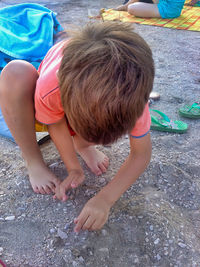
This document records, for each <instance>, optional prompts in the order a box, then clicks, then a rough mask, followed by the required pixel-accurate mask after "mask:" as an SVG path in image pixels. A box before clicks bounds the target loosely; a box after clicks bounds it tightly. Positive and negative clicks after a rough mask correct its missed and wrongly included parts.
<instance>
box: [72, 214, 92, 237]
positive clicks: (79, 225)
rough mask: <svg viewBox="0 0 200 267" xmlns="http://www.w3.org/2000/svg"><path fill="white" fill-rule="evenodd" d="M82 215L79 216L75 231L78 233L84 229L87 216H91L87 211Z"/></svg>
mask: <svg viewBox="0 0 200 267" xmlns="http://www.w3.org/2000/svg"><path fill="white" fill-rule="evenodd" d="M80 215H81V216H80ZM80 215H79V217H78V218H77V219H78V221H77V223H76V226H75V227H74V232H76V233H78V232H79V231H80V230H81V229H82V226H83V225H84V223H85V222H86V220H87V218H88V217H89V215H88V214H87V213H85V214H80Z"/></svg>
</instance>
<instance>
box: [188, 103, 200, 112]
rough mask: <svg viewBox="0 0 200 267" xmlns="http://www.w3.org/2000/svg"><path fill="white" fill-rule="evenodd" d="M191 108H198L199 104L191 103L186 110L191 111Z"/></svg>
mask: <svg viewBox="0 0 200 267" xmlns="http://www.w3.org/2000/svg"><path fill="white" fill-rule="evenodd" d="M193 108H198V109H200V105H199V104H198V103H194V104H192V106H191V107H190V108H189V109H188V111H191V110H192V109H193Z"/></svg>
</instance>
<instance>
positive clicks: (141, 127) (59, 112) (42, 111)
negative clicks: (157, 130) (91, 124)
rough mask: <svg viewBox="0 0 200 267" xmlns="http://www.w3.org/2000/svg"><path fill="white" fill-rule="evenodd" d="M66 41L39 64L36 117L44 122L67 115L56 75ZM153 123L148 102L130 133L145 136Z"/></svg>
mask: <svg viewBox="0 0 200 267" xmlns="http://www.w3.org/2000/svg"><path fill="white" fill-rule="evenodd" d="M65 44H66V41H62V42H59V43H57V44H56V45H54V46H53V47H52V48H51V49H50V50H49V51H48V53H47V55H46V56H45V58H44V59H43V61H42V63H41V64H40V66H39V69H38V72H39V78H38V80H37V84H36V90H35V118H36V120H37V121H39V122H40V123H42V124H46V125H48V124H53V123H56V122H58V121H59V120H61V119H62V118H63V117H64V116H65V112H64V109H63V106H62V103H61V97H60V89H59V85H58V78H57V76H56V73H57V71H58V70H59V67H60V63H61V60H62V49H63V47H64V45H65ZM150 125H151V117H150V113H149V107H148V104H147V105H146V106H145V109H144V112H143V114H142V116H141V117H140V118H139V119H138V120H137V122H136V124H135V126H134V128H133V130H132V131H131V133H130V135H131V136H132V137H135V138H140V137H143V136H145V135H146V134H147V133H148V132H149V130H150Z"/></svg>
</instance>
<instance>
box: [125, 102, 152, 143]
mask: <svg viewBox="0 0 200 267" xmlns="http://www.w3.org/2000/svg"><path fill="white" fill-rule="evenodd" d="M150 126H151V116H150V112H149V105H148V104H146V106H145V108H144V111H143V113H142V116H141V117H140V118H139V119H138V120H137V121H136V124H135V126H134V128H133V129H132V131H131V133H130V136H131V137H133V138H142V137H144V136H145V135H147V134H148V132H149V130H150Z"/></svg>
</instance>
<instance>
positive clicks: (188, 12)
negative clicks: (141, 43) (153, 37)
mask: <svg viewBox="0 0 200 267" xmlns="http://www.w3.org/2000/svg"><path fill="white" fill-rule="evenodd" d="M188 3H189V1H186V5H184V7H183V10H182V13H181V16H180V17H178V18H175V19H158V18H148V19H147V18H137V17H134V16H133V15H130V14H128V13H127V12H125V11H116V10H113V9H108V10H105V11H104V12H102V15H101V16H102V18H103V20H120V21H124V22H134V23H139V24H146V25H154V26H160V27H166V28H174V29H179V30H188V31H200V7H195V6H189V5H187V4H188Z"/></svg>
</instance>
